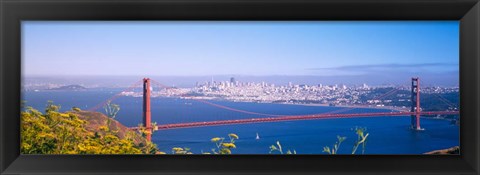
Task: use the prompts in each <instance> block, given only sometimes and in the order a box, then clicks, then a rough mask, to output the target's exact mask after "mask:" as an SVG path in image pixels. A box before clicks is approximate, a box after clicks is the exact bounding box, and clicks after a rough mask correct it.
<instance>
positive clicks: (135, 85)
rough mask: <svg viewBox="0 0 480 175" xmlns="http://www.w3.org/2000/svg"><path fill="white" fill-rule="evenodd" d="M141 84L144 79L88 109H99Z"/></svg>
mask: <svg viewBox="0 0 480 175" xmlns="http://www.w3.org/2000/svg"><path fill="white" fill-rule="evenodd" d="M141 84H142V80H139V81H137V82H135V83H134V84H132V85H131V86H130V87H128V88H127V89H125V90H123V91H121V92H119V93H117V94H115V95H114V96H112V97H110V98H109V99H107V100H105V101H103V102H101V103H99V104H97V105H96V106H94V107H92V108H90V109H88V111H96V110H98V109H99V108H101V107H103V106H105V105H106V104H107V103H108V102H109V101H113V100H115V99H117V98H118V97H120V96H121V95H122V93H123V92H128V91H131V90H133V89H134V88H136V87H138V86H139V85H141Z"/></svg>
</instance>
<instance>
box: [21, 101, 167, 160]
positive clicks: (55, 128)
mask: <svg viewBox="0 0 480 175" xmlns="http://www.w3.org/2000/svg"><path fill="white" fill-rule="evenodd" d="M59 109H60V106H57V105H53V104H52V103H49V104H48V105H47V107H46V109H45V111H44V112H43V113H42V112H40V111H38V110H36V109H33V108H31V107H27V108H26V110H25V111H22V112H21V128H20V130H21V131H20V132H21V149H20V151H21V153H22V154H158V153H162V152H159V151H158V149H157V148H156V145H155V144H153V143H152V142H149V141H146V140H145V139H144V138H143V137H142V135H141V133H139V132H135V131H131V130H129V129H128V128H127V127H125V126H123V125H122V124H120V123H119V122H118V121H116V120H114V119H111V118H108V117H107V116H105V115H103V114H102V113H98V112H88V111H82V110H80V109H79V108H73V109H72V111H67V112H59ZM107 121H108V122H107Z"/></svg>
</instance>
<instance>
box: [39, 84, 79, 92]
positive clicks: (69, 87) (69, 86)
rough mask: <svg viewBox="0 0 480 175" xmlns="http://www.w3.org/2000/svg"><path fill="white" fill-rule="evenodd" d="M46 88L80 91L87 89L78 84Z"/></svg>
mask: <svg viewBox="0 0 480 175" xmlns="http://www.w3.org/2000/svg"><path fill="white" fill-rule="evenodd" d="M48 90H55V91H82V90H87V88H86V87H83V86H80V85H67V86H61V87H58V88H51V89H48Z"/></svg>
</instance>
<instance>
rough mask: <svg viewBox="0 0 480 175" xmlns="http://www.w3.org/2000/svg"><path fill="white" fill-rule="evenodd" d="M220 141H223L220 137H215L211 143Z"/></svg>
mask: <svg viewBox="0 0 480 175" xmlns="http://www.w3.org/2000/svg"><path fill="white" fill-rule="evenodd" d="M220 140H221V138H220V137H214V138H212V140H211V141H212V142H218V141H220Z"/></svg>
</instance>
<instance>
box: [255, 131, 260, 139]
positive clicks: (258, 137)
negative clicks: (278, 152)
mask: <svg viewBox="0 0 480 175" xmlns="http://www.w3.org/2000/svg"><path fill="white" fill-rule="evenodd" d="M255 139H256V140H260V136H258V132H257V137H255Z"/></svg>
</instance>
